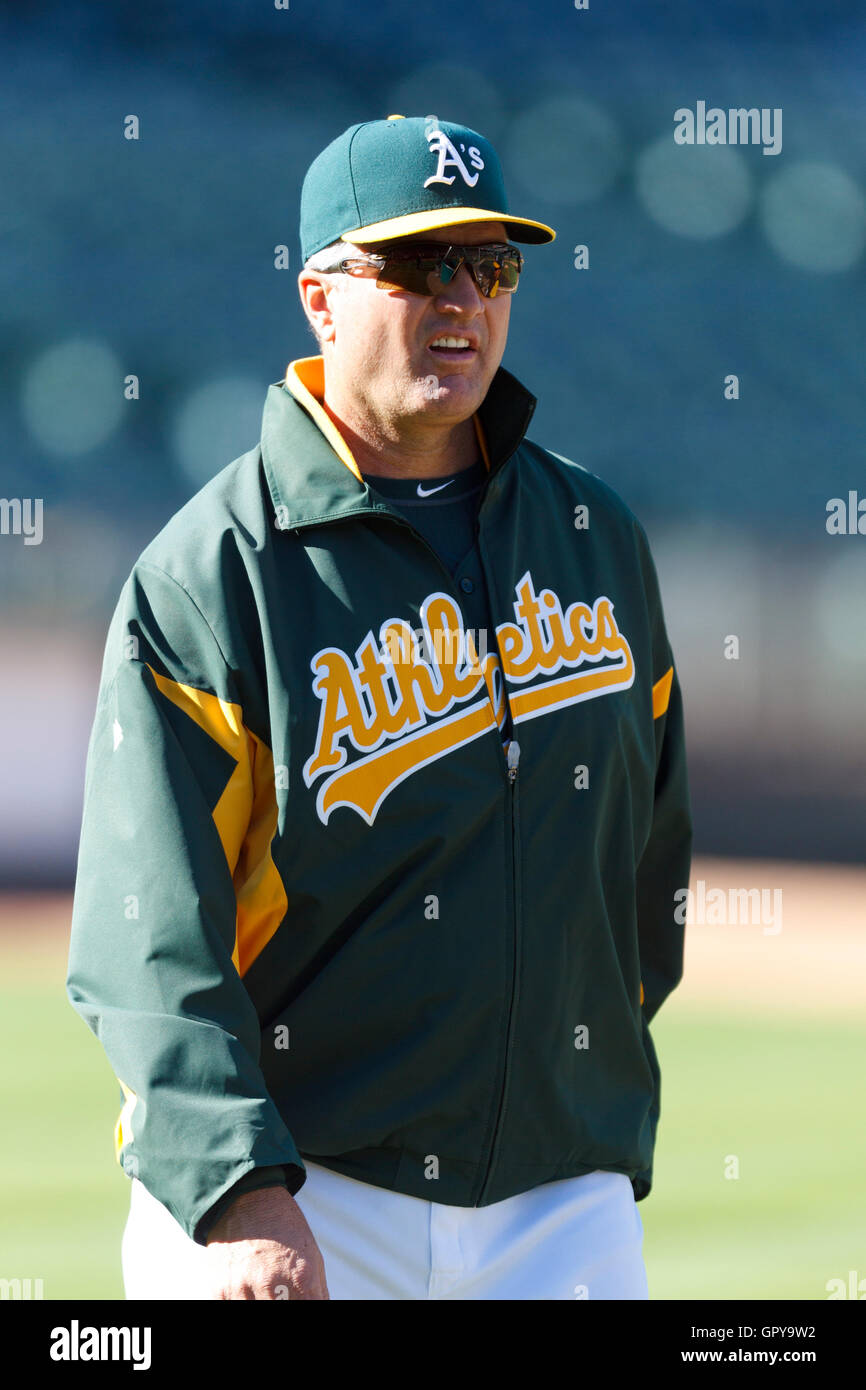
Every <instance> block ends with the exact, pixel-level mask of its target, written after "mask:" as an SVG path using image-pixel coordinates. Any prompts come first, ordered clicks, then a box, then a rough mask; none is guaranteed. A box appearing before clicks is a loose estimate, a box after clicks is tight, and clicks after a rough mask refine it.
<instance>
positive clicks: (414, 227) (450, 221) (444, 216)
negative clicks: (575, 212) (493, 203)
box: [340, 208, 556, 246]
mask: <svg viewBox="0 0 866 1390" xmlns="http://www.w3.org/2000/svg"><path fill="white" fill-rule="evenodd" d="M467 222H502V223H504V224H505V226H506V228H508V227H532V228H534V230H535V231H536V232H539V233H541V235H540V236H537V237H519V236H517V235H516V234H515V233H514V232H511V231H509V233H508V235H509V236H510V237H512V239H513V240H514V241H524V242H528V243H529V244H530V245H535V246H539V245H543V244H544V243H545V242H550V241H554V240H555V239H556V232H555V231H554V230H553V228H552V227H548V226H546V225H545V223H544V222H534V221H533V220H532V218H531V217H510V216H507V215H506V214H505V213H503V212H492V211H491V210H490V208H442V209H440V210H439V211H438V212H410V213H407V214H406V216H405V217H391V218H388V220H387V221H385V222H371V223H370V224H369V226H367V227H357V228H355V229H353V230H352V231H350V232H343V235H342V236H341V238H340V240H341V241H349V242H351V243H352V244H353V245H357V246H366V245H367V244H368V243H370V242H374V241H391V240H393V238H394V237H401V236H413V235H414V234H415V232H430V231H434V230H435V229H436V228H437V227H460V226H463V225H464V224H465V223H467Z"/></svg>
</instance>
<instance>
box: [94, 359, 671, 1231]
mask: <svg viewBox="0 0 866 1390" xmlns="http://www.w3.org/2000/svg"><path fill="white" fill-rule="evenodd" d="M321 390H322V364H321V359H320V358H308V359H302V360H300V361H299V362H295V363H292V364H290V367H289V370H288V372H287V377H286V381H285V382H281V383H278V384H275V385H272V386H271V387H270V388H269V391H268V395H267V400H266V404H265V410H264V419H263V431H262V440H261V443H260V445H258V446H257V447H256V448H254V449H252V450H250V452H249V453H247V454H245V455H243V457H241V458H239V459H237V460H235V462H234V463H232V464H230V465H229V466H228V467H227V468H224V469H223V470H222V472H220V473H219V474H218V475H217V476H216V477H215V478H214V479H213V480H212V481H211V482H210V483H208V484H207V486H206V487H204V488H203V489H202V490H201V491H200V492H199V493H198V494H197V495H196V496H195V497H193V498H192V500H191V501H190V502H189V503H187V505H186V506H185V507H183V508H182V509H181V510H180V511H179V512H178V513H177V514H176V515H175V516H174V517H173V518H172V519H171V521H169V523H168V525H167V526H166V527H165V528H164V529H163V531H162V532H161V533H160V534H159V535H158V536H157V537H156V539H155V540H154V541H153V542H152V543H151V544H150V545H149V546H148V547H147V548H146V550H145V551H144V553H143V554H142V556H141V558H140V559H139V561H138V562H137V563H136V565H135V566H134V568H133V571H132V574H131V575H130V578H129V579H128V581H127V583H126V585H125V586H124V589H123V592H122V594H121V597H120V601H119V604H118V607H117V609H116V612H115V615H114V618H113V620H112V624H111V628H110V631H109V634H108V640H107V646H106V652H105V661H104V667H103V672H102V681H101V687H100V692H99V700H98V708H97V713H96V719H95V724H94V728H93V733H92V736H91V742H90V748H89V753H88V764H87V775H86V788H85V807H84V819H83V826H82V834H81V847H80V854H79V867H78V875H77V883H76V892H75V904H74V918H73V929H72V941H71V950H70V962H69V978H68V990H69V995H70V998H71V1000H72V1002H73V1004H74V1005H75V1007H76V1008H77V1010H78V1011H79V1012H80V1013H81V1015H82V1016H83V1017H84V1018H85V1019H86V1021H87V1022H88V1024H89V1025H90V1027H91V1028H92V1029H93V1030H94V1032H95V1033H96V1034H97V1035H98V1037H99V1039H100V1042H101V1043H102V1045H103V1047H104V1049H105V1052H106V1054H107V1056H108V1058H109V1060H110V1062H111V1065H112V1068H113V1070H114V1072H115V1074H116V1076H117V1078H118V1080H119V1081H120V1083H121V1087H122V1090H123V1097H124V1104H123V1109H122V1111H121V1116H120V1120H119V1122H118V1126H117V1133H116V1143H117V1152H118V1157H119V1160H120V1161H121V1163H122V1164H123V1167H124V1170H125V1171H126V1172H127V1173H128V1174H131V1175H135V1176H137V1177H138V1178H140V1180H141V1181H142V1182H143V1184H144V1185H145V1186H146V1187H147V1188H148V1189H149V1190H150V1191H151V1192H152V1193H153V1195H154V1196H155V1197H156V1198H158V1199H159V1201H161V1202H162V1203H163V1204H164V1205H165V1206H166V1207H167V1208H168V1210H169V1211H170V1212H171V1213H172V1214H173V1216H174V1217H175V1218H176V1220H177V1221H178V1222H179V1223H180V1224H181V1225H182V1226H183V1227H184V1229H185V1230H186V1232H187V1233H188V1234H189V1235H191V1236H193V1238H196V1239H198V1240H200V1241H201V1240H203V1239H206V1229H205V1227H204V1226H203V1225H202V1223H203V1219H204V1218H205V1216H206V1214H207V1212H208V1211H209V1209H210V1208H211V1207H213V1206H214V1205H215V1204H216V1203H217V1202H218V1199H220V1198H221V1197H223V1196H224V1194H226V1193H228V1192H229V1190H230V1189H231V1188H233V1187H234V1185H235V1184H236V1183H238V1181H239V1179H242V1178H243V1177H244V1175H246V1174H248V1173H250V1172H251V1170H258V1169H262V1168H268V1167H270V1168H272V1167H274V1166H277V1165H282V1166H284V1167H285V1171H286V1174H287V1177H288V1181H289V1188H290V1190H291V1191H293V1192H296V1191H298V1189H299V1188H300V1186H301V1185H302V1183H303V1181H304V1176H305V1174H304V1167H303V1158H304V1156H309V1157H310V1158H311V1159H313V1160H314V1161H316V1162H318V1163H321V1164H323V1165H324V1166H326V1167H329V1168H332V1169H335V1170H337V1171H338V1172H341V1173H345V1174H348V1175H349V1176H351V1177H354V1178H358V1179H361V1180H363V1181H365V1182H370V1183H374V1184H377V1185H378V1186H381V1187H384V1188H391V1189H394V1190H397V1191H400V1192H404V1193H409V1194H411V1195H414V1196H417V1197H422V1198H427V1199H428V1200H434V1201H438V1202H444V1203H448V1204H451V1205H457V1206H485V1205H487V1204H488V1203H491V1202H498V1201H501V1200H502V1199H504V1198H506V1197H511V1196H513V1195H515V1194H516V1193H519V1192H523V1191H526V1190H527V1189H529V1188H532V1187H535V1186H537V1185H538V1184H540V1183H545V1182H550V1181H552V1180H555V1179H559V1178H567V1177H571V1176H574V1175H577V1174H582V1173H588V1172H591V1171H592V1170H594V1169H597V1168H602V1169H609V1170H613V1171H615V1172H621V1173H625V1174H627V1175H628V1176H629V1178H630V1179H631V1180H632V1184H633V1189H634V1193H635V1197H636V1199H637V1200H640V1199H641V1198H643V1197H645V1196H646V1194H647V1193H648V1192H649V1190H650V1185H651V1181H652V1162H653V1149H654V1144H655V1136H656V1126H657V1122H658V1117H659V1091H660V1080H659V1068H658V1064H657V1060H656V1055H655V1051H654V1047H653V1042H652V1039H651V1036H650V1032H649V1028H648V1024H649V1023H650V1021H651V1019H652V1018H653V1016H654V1014H655V1013H656V1011H657V1010H658V1008H659V1006H660V1005H661V1004H662V1002H663V1001H664V999H665V998H666V997H667V995H668V994H669V993H670V991H671V990H672V989H673V988H674V986H675V985H676V984H677V982H678V980H679V979H680V976H681V972H682V951H683V928H682V926H680V925H678V924H677V923H676V922H675V920H674V909H675V901H674V893H675V892H676V890H677V889H678V888H681V887H684V886H685V885H686V884H687V883H688V877H689V856H690V841H691V822H690V814H689V803H688V789H687V779H686V766H685V752H684V743H683V716H682V704H681V697H680V690H679V685H678V681H677V678H676V673H675V671H674V668H673V657H672V654H671V650H670V646H669V644H668V638H667V635H666V632H665V626H664V620H663V615H662V607H661V602H660V599H659V592H658V585H657V580H656V574H655V570H654V566H653V563H652V560H651V557H650V552H649V547H648V544H647V540H646V536H645V534H644V531H643V530H642V528H641V526H640V524H639V523H638V522H637V520H636V519H635V517H634V516H633V515H632V514H631V512H630V511H629V510H628V508H627V507H626V506H625V505H624V503H623V502H622V501H621V500H620V499H619V497H618V496H617V495H616V494H615V493H614V492H613V491H612V490H611V489H610V488H609V487H608V486H606V485H605V484H604V483H603V482H601V481H600V480H599V479H598V478H597V477H595V476H593V474H591V473H589V472H587V471H586V470H585V469H583V468H582V467H580V466H578V465H577V464H575V463H572V462H570V461H569V460H567V459H564V458H561V457H559V456H558V455H555V454H552V453H550V452H548V451H547V450H545V449H543V448H541V447H540V446H539V445H538V444H535V443H533V442H531V441H530V440H529V439H527V438H526V430H527V427H528V425H529V420H530V417H531V415H532V412H533V409H534V407H535V399H534V397H533V396H531V395H530V394H529V392H528V391H526V390H525V388H524V387H523V386H521V385H520V383H519V382H518V381H516V380H515V378H514V377H513V376H511V375H510V373H508V372H507V371H505V370H504V369H500V370H499V371H498V373H497V375H496V377H495V378H494V381H493V383H492V385H491V387H490V390H489V392H488V394H487V397H486V399H485V401H484V402H483V404H482V406H481V408H480V410H479V412H478V416H477V417H476V419H475V423H476V430H477V433H478V439H479V443H480V445H481V447H482V450H483V453H484V457H485V461H486V462H487V465H488V469H489V478H488V482H487V484H486V488H485V492H484V494H483V499H482V503H481V506H480V511H479V518H478V540H479V550H480V556H481V561H482V565H483V570H484V574H485V576H486V579H487V583H488V587H489V593H490V601H491V605H492V611H493V619H494V623H495V626H496V638H497V640H496V642H492V641H491V643H490V645H489V649H488V650H487V652H486V653H484V652H483V651H481V650H477V648H478V647H479V646H480V644H479V643H478V641H477V640H476V641H473V640H472V639H471V638H465V637H464V634H463V630H462V626H461V624H462V622H463V618H462V613H461V607H460V600H461V595H460V592H459V590H458V589H457V587H456V585H455V583H454V581H453V580H452V577H451V575H450V573H449V571H448V570H447V569H446V568H445V566H444V565H443V564H442V563H441V562H440V560H439V558H438V556H437V555H436V554H435V553H434V551H433V550H432V549H431V547H430V546H429V545H428V544H427V543H426V541H424V540H423V539H422V538H421V536H420V535H419V533H418V532H417V531H415V529H414V528H413V527H412V526H411V525H410V524H409V522H408V521H406V520H405V518H404V517H403V516H402V515H400V514H399V513H398V512H397V511H395V510H393V509H392V508H391V507H389V505H388V504H387V503H386V502H384V501H383V500H382V499H381V498H379V497H378V496H376V495H375V494H372V493H371V492H370V491H369V489H368V488H367V487H366V485H365V484H364V482H363V479H362V478H361V475H360V473H359V472H358V469H357V465H356V464H355V461H354V459H353V458H352V456H351V454H350V452H349V450H348V448H347V446H346V445H345V443H344V442H343V440H342V439H341V438H340V436H339V435H338V434H337V431H336V430H335V429H334V426H333V425H332V424H331V422H330V420H329V418H328V416H327V415H326V413H325V412H324V410H323V409H322V407H321V405H320V404H319V402H318V399H317V397H318V396H320V395H321ZM503 676H504V686H503ZM503 690H504V691H505V692H507V697H508V700H509V702H510V709H511V715H512V719H513V721H514V722H513V742H512V743H511V744H507V743H506V744H504V743H503V739H502V736H501V733H500V729H499V725H500V724H501V723H502V713H503V699H504V695H503Z"/></svg>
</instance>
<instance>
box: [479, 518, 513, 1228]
mask: <svg viewBox="0 0 866 1390" xmlns="http://www.w3.org/2000/svg"><path fill="white" fill-rule="evenodd" d="M486 502H487V494H486V493H485V495H484V498H483V500H482V502H481V506H480V507H479V508H478V522H477V527H476V530H477V538H478V553H479V555H480V556H481V563H482V567H483V569H484V578H485V582H486V583H487V591H488V593H489V595H490V606H491V610H492V609H493V608H494V606H495V603H496V594H495V590H494V587H493V584H492V583H491V579H490V565H489V563H488V556H487V552H486V548H485V545H484V540H483V538H482V535H481V511H482V509H483V507H484V505H485V503H486ZM492 616H493V615H492V612H491V617H492ZM494 632H495V628H494ZM498 645H499V639H498V637H497V646H498ZM499 656H500V666H501V668H502V684H503V690H504V693H505V700H506V705H507V706H508V714H509V720H508V723H509V729H510V731H511V733H512V738H511V739H510V740H509V743H508V747H507V749H504V748H503V746H502V739H501V738H499V739H498V740H497V741H498V743H499V748H500V757H501V758H502V760H503V764H504V770H505V781H506V787H507V792H506V795H507V799H508V817H509V822H510V837H509V849H510V856H511V864H510V873H509V874H508V879H509V895H510V908H511V911H510V917H511V990H510V997H509V1001H508V1016H507V1020H506V1024H505V1053H504V1058H503V1062H502V1079H501V1081H500V1084H499V1102H498V1105H497V1107H496V1120H495V1123H494V1126H493V1133H492V1135H491V1138H490V1144H489V1147H488V1151H487V1163H486V1165H485V1169H484V1177H483V1178H482V1180H481V1187H480V1189H479V1192H478V1195H477V1197H476V1199H475V1203H474V1205H475V1206H481V1205H483V1203H484V1199H485V1197H486V1196H487V1193H488V1191H489V1189H490V1180H491V1174H492V1172H493V1168H494V1165H495V1163H496V1159H497V1156H498V1151H499V1143H500V1140H501V1137H502V1121H503V1117H504V1114H505V1097H506V1094H507V1091H508V1082H509V1076H510V1062H511V1050H512V1046H513V1043H514V1020H515V1017H516V1013H517V1008H516V1005H517V994H518V987H517V980H518V962H519V960H520V953H521V915H520V897H521V884H520V835H519V819H518V780H517V773H518V767H519V765H520V744H519V743H518V742H517V740H516V739H515V738H514V737H513V734H514V720H513V718H512V717H511V709H510V705H509V701H508V692H507V690H505V664H504V662H503V661H502V652H501V649H500V653H499Z"/></svg>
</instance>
